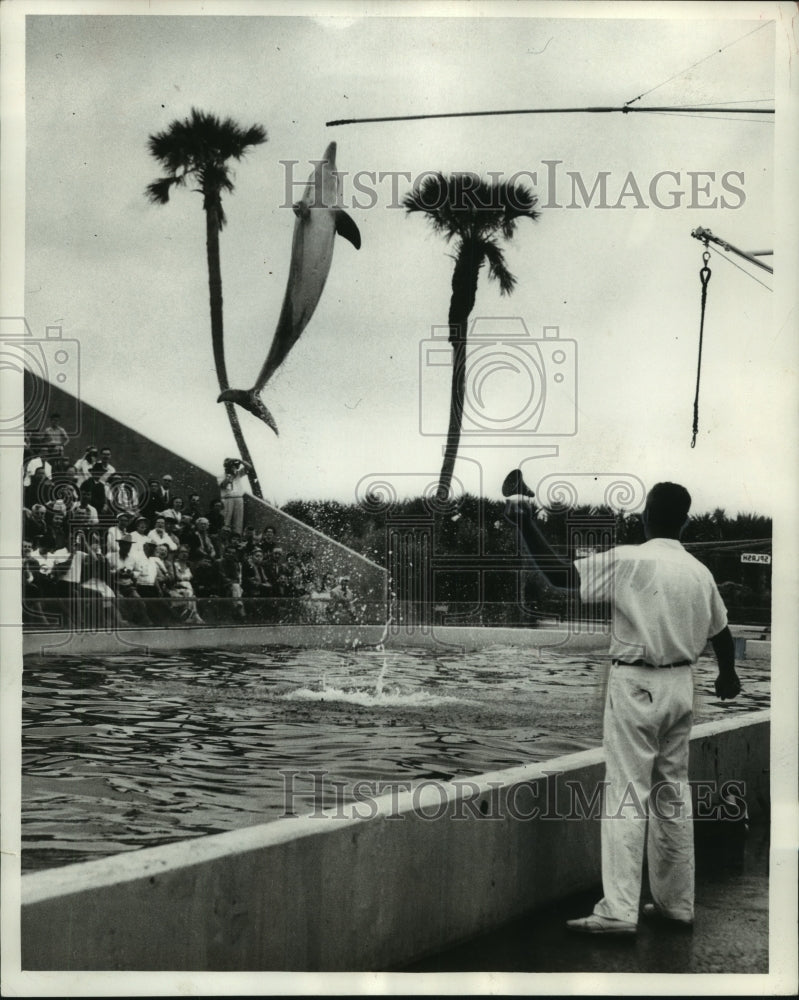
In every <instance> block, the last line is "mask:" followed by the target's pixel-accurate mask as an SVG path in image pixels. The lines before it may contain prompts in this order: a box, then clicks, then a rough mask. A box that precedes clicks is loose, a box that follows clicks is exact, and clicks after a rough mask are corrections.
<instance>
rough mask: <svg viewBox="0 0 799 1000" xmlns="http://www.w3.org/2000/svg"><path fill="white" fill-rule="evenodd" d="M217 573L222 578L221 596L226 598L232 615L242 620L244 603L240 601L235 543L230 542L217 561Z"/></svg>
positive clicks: (240, 586)
mask: <svg viewBox="0 0 799 1000" xmlns="http://www.w3.org/2000/svg"><path fill="white" fill-rule="evenodd" d="M219 574H220V577H221V579H222V587H223V590H222V596H223V597H226V598H228V601H229V604H230V607H231V608H232V612H233V617H234V618H235V619H236V620H238V621H243V620H244V617H245V614H244V603H243V601H242V599H241V598H242V593H243V591H242V585H241V580H242V571H241V563H240V562H239V560H238V558H237V553H236V549H235V545H233V544H231V546H230V547H229V548H228V550H227V551H226V552H225V554H224V555H223V556H222V558H221V559H220V561H219Z"/></svg>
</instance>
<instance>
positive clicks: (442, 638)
mask: <svg viewBox="0 0 799 1000" xmlns="http://www.w3.org/2000/svg"><path fill="white" fill-rule="evenodd" d="M733 631H734V629H733ZM383 638H385V641H386V644H387V645H389V646H395V647H396V646H414V647H423V648H435V647H448V648H450V649H453V650H470V649H484V648H485V647H486V646H493V645H502V646H518V645H521V646H524V647H525V648H527V649H531V650H533V649H538V650H541V651H542V653H543V652H544V651H545V650H546V649H552V650H553V651H557V652H569V653H576V652H593V653H598V652H606V651H607V648H608V637H607V634H605V633H604V632H593V633H574V632H570V631H568V630H567V629H549V628H541V629H526V628H486V627H478V626H474V627H459V626H453V625H430V626H415V627H409V628H404V627H402V626H399V627H398V626H395V625H393V624H392V625H389V626H388V627H386V626H382V625H237V626H235V627H228V626H205V627H186V626H181V627H175V628H166V629H136V628H127V629H120V630H119V631H117V632H74V633H72V632H61V631H55V630H44V631H41V632H34V631H29V632H26V633H25V634H24V636H23V650H24V654H25V655H26V656H42V655H46V654H49V653H58V654H68V655H78V654H81V653H86V654H91V655H97V654H102V653H118V652H121V651H123V650H124V651H126V652H130V651H131V649H140V650H141V651H142V655H146V652H147V650H150V649H161V650H169V649H172V650H178V649H203V648H212V649H223V648H231V647H239V648H242V647H246V646H258V645H266V646H268V645H272V646H284V645H285V646H305V647H307V648H313V649H321V648H326V649H328V648H333V649H350V648H352V646H353V645H355V644H359V645H362V646H363V645H367V646H368V645H375V644H377V643H378V642H380V640H381V639H383ZM741 641H742V643H743V645H740V644H739V646H740V649H741V650H742V651H743V655H742V656H739V657H738V658H739V659H743V660H746V659H753V660H755V659H756V660H768V659H770V658H771V642H770V641H762V640H755V639H744V640H741Z"/></svg>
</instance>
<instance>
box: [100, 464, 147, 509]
mask: <svg viewBox="0 0 799 1000" xmlns="http://www.w3.org/2000/svg"><path fill="white" fill-rule="evenodd" d="M136 479H137V477H136V476H134V475H133V474H132V473H130V472H115V473H113V474H112V475H111V476H109V477H108V480H107V481H106V484H105V495H106V504H107V506H108V509H109V510H110V511H113V512H114V513H115V514H116V513H117V512H118V511H120V510H126V511H128V513H133V511H136V510H138V509H139V490H138V488H137V486H136Z"/></svg>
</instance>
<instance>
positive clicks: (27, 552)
mask: <svg viewBox="0 0 799 1000" xmlns="http://www.w3.org/2000/svg"><path fill="white" fill-rule="evenodd" d="M48 596H49V593H48V591H47V582H46V578H45V577H44V576H43V575H42V573H41V563H40V562H39V560H38V559H37V558H36V557H35V555H34V552H33V545H32V543H31V542H26V541H24V540H23V542H22V620H23V622H25V623H26V624H31V623H32V622H44V621H46V620H47V619H46V614H45V607H44V606H43V604H44V605H45V606H46V604H47V598H48Z"/></svg>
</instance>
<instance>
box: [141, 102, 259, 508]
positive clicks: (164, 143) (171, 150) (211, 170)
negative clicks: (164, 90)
mask: <svg viewBox="0 0 799 1000" xmlns="http://www.w3.org/2000/svg"><path fill="white" fill-rule="evenodd" d="M264 142H266V130H265V129H264V128H263V127H262V126H261V125H251V126H250V128H247V129H243V128H242V127H241V126H240V125H238V124H237V123H236V122H234V121H233V119H232V118H225V119H224V121H222V120H220V119H219V118H217V117H216V115H211V114H206V113H205V112H203V111H198V110H197V109H196V108H192V110H191V115H190V116H189V117H188V118H185V119H184V120H183V121H179V120H178V119H176V120H175V121H173V122H172V124H171V125H170V126H169V127H168V128H167V129H165V130H164V131H163V132H157V133H155V134H154V135H151V136H150V137H149V139H148V149H149V151H150V153H151V154H152V156H153V157H155V159H156V160H158V162H159V163H160V164H161V166H162V167H163V169H164V170H165V171H166V176H165V177H160V178H159V179H158V180H156V181H153V182H152V183H151V184H148V185H147V197H148V198H149V200H150V201H151V202H152V203H153V204H155V205H166V204H167V202H168V201H169V195H170V192H171V190H172V188H173V187H185V186H186V184H188V183H191V184H196V185H197V187H196V188H195V190H198V191H199V192H200V194H202V196H203V209H204V211H205V236H206V256H207V261H208V292H209V299H210V307H211V344H212V348H213V352H214V364H215V365H216V376H217V379H218V381H219V389H220V391H224V390H225V389H228V388H230V385H229V382H228V377H227V367H226V364H225V344H224V324H223V321H222V269H221V265H220V257H219V233H220V232H221V231H222V229H223V228H224V226H225V223H226V221H227V220H226V218H225V212H224V209H223V208H222V192H223V191H225V192H227V193H228V194H232V193H233V190H234V185H233V181H232V180H231V177H230V167H229V165H228V161H229V160H231V159H233V160H241V158H242V157H243V156H244V155H245V153H247V151H248V150H249V149H250V148H251V147H253V146H258V145H260V144H261V143H264ZM225 409H226V410H227V415H228V420H229V421H230V427H231V430H232V431H233V437H234V438H235V440H236V445H237V446H238V449H239V454H240V455H241V458H242V460H243V461H245V462H247V463H248V464H249V465H250V466H251V468H252V472H251V473H250V484H251V486H252V491H253V493H254V494H255V495H256V496H257V497H260V498H263V492H262V490H261V485H260V482H259V480H258V475H257V473H256V472H255V468H254V466H253V462H252V459H251V457H250V452H249V449H248V448H247V443H246V442H245V440H244V434H243V433H242V430H241V426H240V424H239V419H238V416H237V414H236V408H235V406H234V404H233V403H226V404H225Z"/></svg>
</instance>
